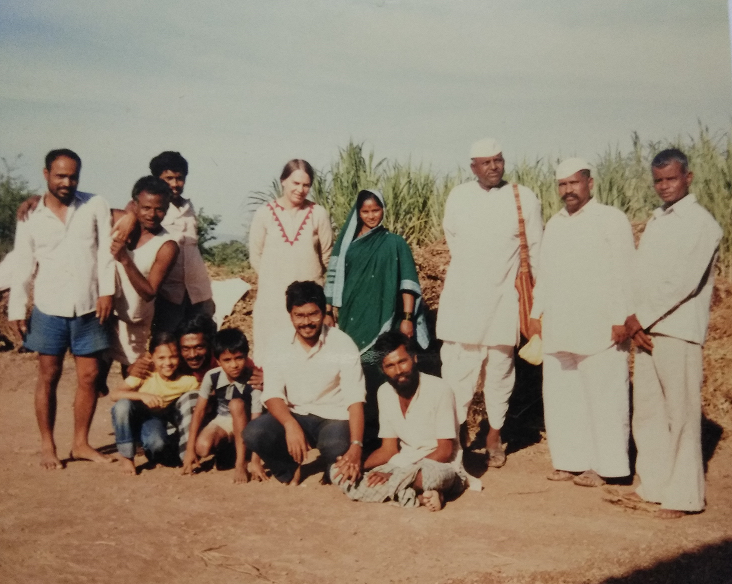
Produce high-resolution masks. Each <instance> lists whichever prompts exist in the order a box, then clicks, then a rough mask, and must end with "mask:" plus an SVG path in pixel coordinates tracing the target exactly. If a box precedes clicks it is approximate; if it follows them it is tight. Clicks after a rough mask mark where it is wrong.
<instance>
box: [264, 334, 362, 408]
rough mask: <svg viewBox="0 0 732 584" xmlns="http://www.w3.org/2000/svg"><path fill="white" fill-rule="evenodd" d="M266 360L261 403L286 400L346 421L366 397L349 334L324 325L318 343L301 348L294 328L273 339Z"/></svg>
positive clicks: (356, 348)
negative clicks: (286, 333)
mask: <svg viewBox="0 0 732 584" xmlns="http://www.w3.org/2000/svg"><path fill="white" fill-rule="evenodd" d="M270 349H271V350H270V351H269V353H268V355H267V357H266V358H265V363H264V391H263V393H262V401H264V402H266V401H267V400H270V399H272V398H279V399H282V400H284V401H285V403H286V404H287V405H288V407H289V408H290V410H291V411H292V412H294V413H296V414H301V415H307V414H314V415H316V416H320V417H321V418H326V419H328V420H347V419H348V408H349V406H351V405H353V404H355V403H360V402H363V401H365V400H366V386H365V383H364V378H363V370H362V369H361V355H360V353H359V351H358V347H357V346H356V343H354V342H353V341H352V340H351V337H349V336H348V335H347V334H346V333H344V332H342V331H340V330H338V329H337V328H331V327H329V326H327V325H323V330H322V331H321V333H320V337H319V338H318V342H317V343H316V344H315V346H314V347H312V348H311V349H309V350H308V349H306V348H305V347H303V345H302V343H300V341H299V340H298V339H297V337H296V336H295V332H294V329H293V332H292V333H291V334H288V335H287V336H280V337H279V338H277V339H274V340H273V342H272V344H271V345H270Z"/></svg>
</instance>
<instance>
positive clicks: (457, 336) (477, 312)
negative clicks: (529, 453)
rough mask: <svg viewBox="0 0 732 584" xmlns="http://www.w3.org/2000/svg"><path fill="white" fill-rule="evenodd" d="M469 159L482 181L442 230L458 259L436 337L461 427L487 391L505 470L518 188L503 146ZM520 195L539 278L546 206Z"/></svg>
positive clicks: (468, 190)
mask: <svg viewBox="0 0 732 584" xmlns="http://www.w3.org/2000/svg"><path fill="white" fill-rule="evenodd" d="M470 158H471V159H472V160H471V163H470V168H471V170H472V171H473V174H475V176H476V177H477V179H478V180H477V181H473V182H468V183H464V184H462V185H459V186H457V187H455V188H454V189H453V190H452V191H451V192H450V195H449V197H448V199H447V203H446V205H445V218H444V220H443V227H444V230H445V238H446V240H447V245H448V247H449V248H450V257H451V259H450V266H449V268H448V271H447V276H446V278H445V287H444V289H443V291H442V295H441V296H440V307H439V311H438V313H437V337H438V338H439V339H442V341H443V345H442V350H441V353H440V356H441V358H442V377H443V378H444V379H445V381H447V383H448V384H449V385H450V387H452V389H453V391H454V392H455V400H456V404H457V412H458V421H459V422H460V423H461V424H462V423H463V422H465V420H466V418H467V413H468V407H469V406H470V402H471V401H472V399H473V394H474V393H475V392H476V391H477V390H479V389H482V390H483V393H484V395H485V405H486V410H487V412H488V423H489V425H490V429H489V431H488V436H487V438H486V450H487V452H488V457H489V459H488V465H489V466H492V467H501V466H503V465H504V464H505V462H506V455H505V452H504V450H503V446H502V444H501V428H502V427H503V422H504V420H505V417H506V411H507V410H508V400H509V397H510V396H511V392H512V390H513V385H514V381H515V372H514V347H515V345H516V344H517V343H518V340H519V305H518V293H517V291H516V288H515V280H516V273H517V271H518V267H519V221H518V212H517V207H516V197H515V195H514V187H513V185H511V184H509V183H507V182H506V181H505V180H503V174H504V170H505V162H504V159H503V153H502V148H501V146H500V145H499V144H498V143H497V142H496V141H495V140H493V139H490V138H488V139H485V140H480V141H478V142H476V143H475V144H473V146H472V148H471V151H470ZM517 188H518V193H519V200H520V201H521V208H522V213H523V217H524V221H525V226H526V238H527V241H528V246H529V259H530V263H531V268H532V273H534V274H535V273H536V268H537V265H538V256H539V247H540V244H541V235H542V221H541V204H540V203H539V200H538V199H537V197H536V195H535V194H534V193H533V192H532V191H531V190H530V189H528V188H526V187H524V186H520V185H519V186H518V187H517Z"/></svg>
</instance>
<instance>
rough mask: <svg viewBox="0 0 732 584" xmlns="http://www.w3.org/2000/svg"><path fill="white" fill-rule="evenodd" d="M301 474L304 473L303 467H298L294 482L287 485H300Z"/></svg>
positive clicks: (293, 476)
mask: <svg viewBox="0 0 732 584" xmlns="http://www.w3.org/2000/svg"><path fill="white" fill-rule="evenodd" d="M301 472H302V467H301V466H298V467H297V470H296V471H295V474H294V475H292V480H291V481H290V482H289V483H287V484H288V485H290V486H291V487H296V486H297V485H299V484H300V473H301Z"/></svg>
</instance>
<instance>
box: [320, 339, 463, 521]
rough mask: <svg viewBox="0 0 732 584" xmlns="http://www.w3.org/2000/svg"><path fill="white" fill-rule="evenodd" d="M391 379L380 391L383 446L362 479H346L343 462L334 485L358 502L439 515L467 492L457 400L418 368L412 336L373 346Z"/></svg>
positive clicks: (334, 472)
mask: <svg viewBox="0 0 732 584" xmlns="http://www.w3.org/2000/svg"><path fill="white" fill-rule="evenodd" d="M374 352H375V353H376V354H378V355H382V356H383V357H382V362H381V367H382V370H383V372H384V375H386V378H387V383H384V384H383V385H382V386H381V387H380V388H379V391H378V402H379V438H381V447H380V448H378V449H377V450H375V451H374V452H372V453H371V455H370V456H369V457H368V458H367V459H366V462H365V463H364V469H365V470H368V471H369V472H368V473H366V475H364V477H363V478H362V479H361V480H360V481H352V480H347V479H346V477H344V476H343V474H342V473H341V472H340V468H339V464H338V462H336V464H334V465H333V468H332V469H331V475H332V476H333V481H334V482H335V484H337V485H338V486H339V487H340V488H341V490H342V491H343V492H344V493H346V495H348V497H349V498H351V499H352V500H354V501H368V502H373V503H382V502H384V501H389V500H391V501H394V502H396V503H397V504H399V505H400V506H401V507H418V506H420V505H422V506H425V507H427V509H429V510H430V511H439V510H440V509H442V507H443V505H444V502H445V495H451V496H456V495H458V494H460V493H461V492H462V490H463V489H464V488H465V483H466V478H467V477H466V476H465V474H464V471H463V470H462V467H461V464H460V459H459V457H458V452H459V451H460V444H459V441H458V433H459V428H458V423H457V414H456V410H455V396H454V394H453V392H452V390H451V389H450V387H449V386H448V385H447V383H445V382H444V381H443V380H442V379H440V378H439V377H433V376H432V375H427V374H426V373H420V372H419V371H418V370H417V357H416V355H415V354H414V352H413V350H412V348H411V341H410V340H409V338H408V337H407V336H406V335H404V334H403V333H401V332H399V331H392V332H386V333H384V334H382V335H381V336H380V337H379V338H378V339H377V341H376V343H375V344H374Z"/></svg>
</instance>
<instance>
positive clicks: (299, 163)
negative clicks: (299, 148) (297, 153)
mask: <svg viewBox="0 0 732 584" xmlns="http://www.w3.org/2000/svg"><path fill="white" fill-rule="evenodd" d="M296 170H302V171H304V172H305V174H307V175H308V176H309V177H310V182H311V183H312V182H313V181H314V180H315V171H314V170H313V167H312V166H310V163H309V162H308V161H307V160H303V159H302V158H293V159H292V160H290V161H289V162H288V163H287V164H285V168H283V169H282V174H280V182H281V181H283V180H286V179H287V178H289V176H290V175H291V174H292V173H293V172H295V171H296Z"/></svg>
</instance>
